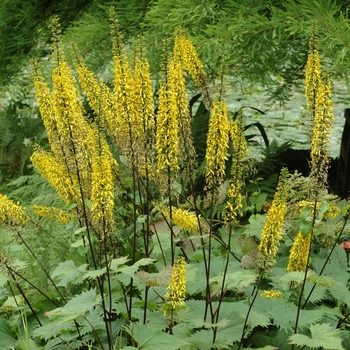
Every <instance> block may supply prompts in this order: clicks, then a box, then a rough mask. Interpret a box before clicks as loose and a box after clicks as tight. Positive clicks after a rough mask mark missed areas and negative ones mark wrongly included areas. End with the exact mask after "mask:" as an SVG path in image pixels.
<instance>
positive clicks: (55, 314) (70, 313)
mask: <svg viewBox="0 0 350 350" xmlns="http://www.w3.org/2000/svg"><path fill="white" fill-rule="evenodd" d="M100 300H101V298H100V296H99V295H97V294H96V291H95V290H94V289H90V290H88V291H87V292H83V293H82V294H80V295H77V296H75V297H74V298H73V299H72V300H70V301H69V302H68V303H67V304H66V305H65V306H63V307H60V308H57V309H54V310H52V311H49V312H46V313H45V316H47V317H48V318H49V319H50V320H51V321H54V322H55V323H56V324H59V323H64V322H69V321H72V320H74V319H76V318H78V317H79V316H82V315H84V314H85V313H86V312H87V311H90V310H92V309H93V308H94V307H95V305H97V304H98V303H99V302H100Z"/></svg>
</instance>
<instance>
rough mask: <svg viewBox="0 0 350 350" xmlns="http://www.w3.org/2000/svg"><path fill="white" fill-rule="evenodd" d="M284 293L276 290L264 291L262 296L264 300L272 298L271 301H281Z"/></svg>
mask: <svg viewBox="0 0 350 350" xmlns="http://www.w3.org/2000/svg"><path fill="white" fill-rule="evenodd" d="M282 295H283V293H282V292H280V291H276V290H264V291H263V292H262V293H261V294H260V296H261V297H262V298H270V299H280V298H282Z"/></svg>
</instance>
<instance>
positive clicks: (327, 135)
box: [311, 77, 334, 182]
mask: <svg viewBox="0 0 350 350" xmlns="http://www.w3.org/2000/svg"><path fill="white" fill-rule="evenodd" d="M330 94H331V84H330V81H329V78H327V77H326V80H325V81H322V80H320V82H319V86H318V89H317V98H316V105H315V117H314V127H313V134H312V144H311V169H312V173H314V174H319V176H318V177H319V178H320V177H321V176H324V177H326V176H325V175H326V171H327V166H328V163H329V149H330V142H331V137H332V131H333V121H334V115H333V104H332V100H331V97H330ZM324 182H326V178H324Z"/></svg>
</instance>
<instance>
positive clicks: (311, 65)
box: [305, 35, 321, 111]
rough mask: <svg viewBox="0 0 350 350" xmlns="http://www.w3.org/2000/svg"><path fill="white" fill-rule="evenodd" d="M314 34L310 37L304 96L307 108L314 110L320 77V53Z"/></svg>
mask: <svg viewBox="0 0 350 350" xmlns="http://www.w3.org/2000/svg"><path fill="white" fill-rule="evenodd" d="M317 46H318V45H317V41H316V37H315V35H313V36H312V38H311V39H310V50H309V55H308V59H307V63H306V73H305V97H306V102H307V109H309V110H311V111H314V110H315V101H316V92H317V89H318V84H319V81H320V78H321V63H320V54H319V52H318V47H317Z"/></svg>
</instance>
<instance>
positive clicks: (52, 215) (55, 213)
mask: <svg viewBox="0 0 350 350" xmlns="http://www.w3.org/2000/svg"><path fill="white" fill-rule="evenodd" d="M33 211H34V213H35V214H37V215H39V216H41V217H43V218H48V219H50V220H55V221H58V222H62V223H63V224H68V223H69V222H70V221H71V220H72V219H73V217H74V216H73V215H72V214H71V213H69V212H67V211H65V210H61V209H57V208H54V207H46V206H42V205H34V206H33Z"/></svg>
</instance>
